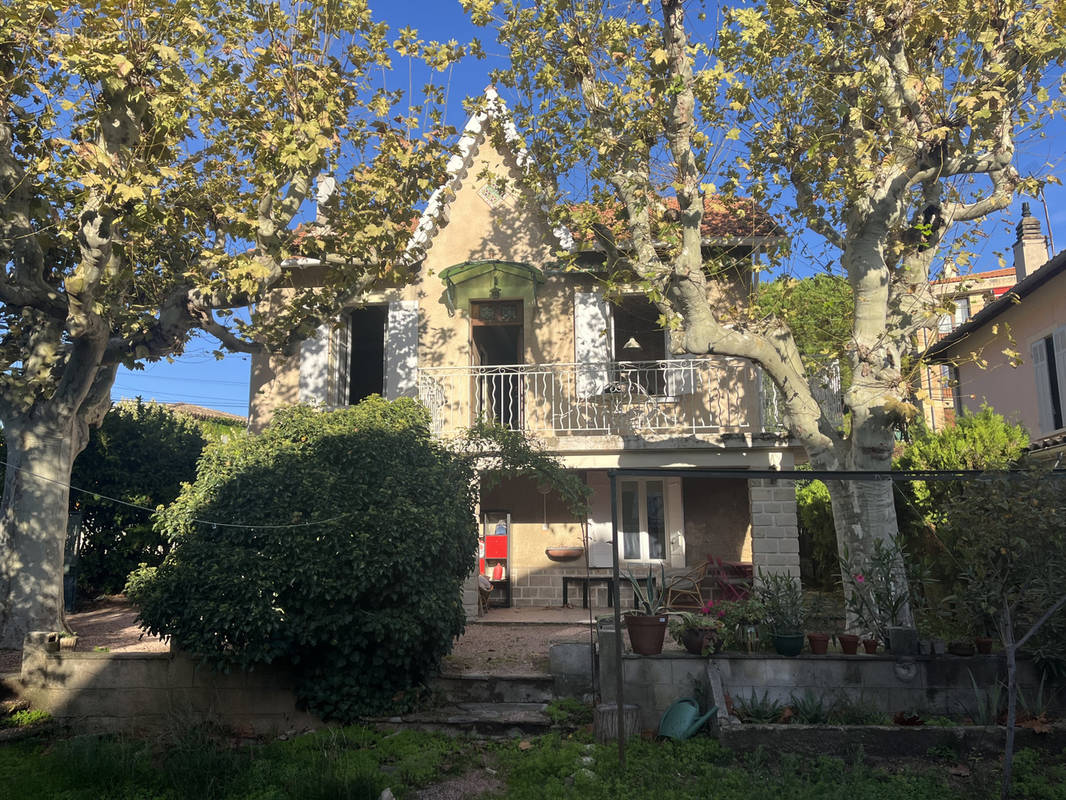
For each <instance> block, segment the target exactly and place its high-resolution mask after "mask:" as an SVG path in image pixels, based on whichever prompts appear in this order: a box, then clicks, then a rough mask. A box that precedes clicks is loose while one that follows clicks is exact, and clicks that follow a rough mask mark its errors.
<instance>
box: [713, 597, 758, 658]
mask: <svg viewBox="0 0 1066 800" xmlns="http://www.w3.org/2000/svg"><path fill="white" fill-rule="evenodd" d="M715 608H716V609H717V614H718V617H719V618H720V619H721V620H722V622H723V623H725V635H726V642H727V645H728V646H729V647H730V648H731V649H736V650H740V651H742V652H745V653H754V652H755V651H756V650H758V649H759V626H760V625H762V624H763V621H764V619H765V616H766V610H765V609H764V608H763V606H762V603H761V602H759V599H758V598H757V597H747V598H745V599H743V600H720V601H719V602H718V603H717V604H716V605H715Z"/></svg>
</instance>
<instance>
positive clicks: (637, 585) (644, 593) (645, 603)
mask: <svg viewBox="0 0 1066 800" xmlns="http://www.w3.org/2000/svg"><path fill="white" fill-rule="evenodd" d="M626 578H627V579H628V580H629V583H630V585H631V586H632V587H633V604H634V605H636V606H637V607H638V608H639V609H641V611H643V612H644V613H645V614H649V615H651V614H661V613H662V612H663V611H665V610H666V605H665V603H666V569H665V568H664V567H663V565H662V564H660V565H659V582H658V584H656V583H655V576H654V575H653V574H652V568H651V567H648V577H647V578H646V579H645V580H643V581H641V580H638V579H637V578H636V577H635V576H634V575H633V571H632V570H629V569H627V570H626ZM642 583H643V584H644V585H643V586H642V585H641V584H642Z"/></svg>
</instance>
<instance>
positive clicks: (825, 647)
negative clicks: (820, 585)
mask: <svg viewBox="0 0 1066 800" xmlns="http://www.w3.org/2000/svg"><path fill="white" fill-rule="evenodd" d="M831 629H832V625H831V624H830V613H829V604H828V602H827V600H826V598H825V596H824V595H821V594H813V595H811V596H810V598H808V602H807V641H808V642H809V643H810V645H811V653H812V654H813V655H816V656H824V655H825V654H826V653H827V652H829V634H828V633H827V631H829V630H831Z"/></svg>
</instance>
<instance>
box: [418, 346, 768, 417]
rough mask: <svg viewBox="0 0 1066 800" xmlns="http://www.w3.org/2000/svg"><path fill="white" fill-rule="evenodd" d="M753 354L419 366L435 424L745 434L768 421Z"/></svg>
mask: <svg viewBox="0 0 1066 800" xmlns="http://www.w3.org/2000/svg"><path fill="white" fill-rule="evenodd" d="M763 385H765V386H767V388H768V389H769V388H772V387H771V386H770V384H769V382H768V381H766V382H765V384H764V382H763V381H761V380H760V379H759V375H758V371H757V369H756V367H754V366H753V365H752V364H751V363H750V362H748V361H744V360H742V359H735V358H725V357H719V356H705V357H701V358H682V359H676V360H669V361H625V362H603V363H575V364H512V365H506V366H482V367H478V366H469V367H420V368H419V378H418V389H419V399H420V400H421V401H422V403H423V404H424V405H425V406H426V407H427V408H428V409H429V411H430V414H431V416H432V420H433V429H434V432H435V433H437V434H438V435H441V434H443V435H447V434H448V433H451V432H456V431H459V430H461V429H463V428H467V427H469V426H470V425H472V424H473V423H475V422H476V421H478V420H480V419H483V420H494V421H496V422H499V423H501V424H503V425H505V426H507V427H509V428H512V429H515V430H525V431H528V432H530V433H535V434H540V435H547V436H571V435H625V434H648V433H661V434H669V433H674V434H689V433H734V432H735V433H742V432H759V431H762V430H766V429H767V428H775V427H776V426H777V420H775V419H772V418H767V411H768V408H767V406H768V405H770V406H771V407H772V405H773V404H772V403H771V404H767V403H766V402H765V400H764V398H763V397H762V386H763Z"/></svg>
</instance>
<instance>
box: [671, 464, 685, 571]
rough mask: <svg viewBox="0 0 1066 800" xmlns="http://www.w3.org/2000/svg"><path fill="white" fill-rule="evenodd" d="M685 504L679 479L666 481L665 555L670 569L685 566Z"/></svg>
mask: <svg viewBox="0 0 1066 800" xmlns="http://www.w3.org/2000/svg"><path fill="white" fill-rule="evenodd" d="M684 507H685V502H684V495H683V494H682V491H681V478H667V479H666V531H667V536H668V538H669V542H670V543H669V548H670V549H669V552H668V554H667V556H668V558H669V560H670V566H671V567H684V566H686V564H685V508H684Z"/></svg>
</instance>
